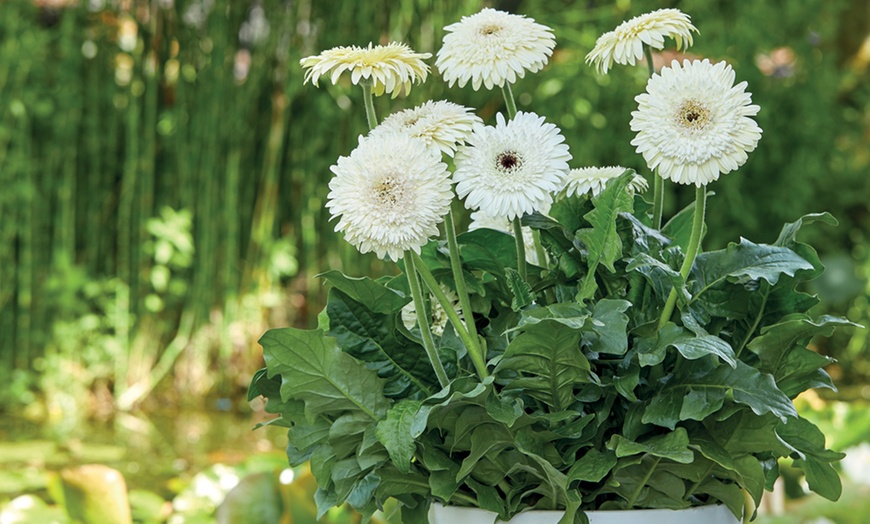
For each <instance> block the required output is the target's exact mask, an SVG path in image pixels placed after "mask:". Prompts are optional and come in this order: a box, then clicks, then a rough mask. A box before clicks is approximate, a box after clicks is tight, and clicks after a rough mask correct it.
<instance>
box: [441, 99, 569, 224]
mask: <svg viewBox="0 0 870 524" xmlns="http://www.w3.org/2000/svg"><path fill="white" fill-rule="evenodd" d="M496 120H497V123H496V126H495V127H492V126H482V125H479V126H476V128H475V130H474V133H472V135H471V136H470V137H468V140H467V145H465V146H463V147H460V148H459V150H458V151H457V152H456V172H455V173H454V174H453V180H454V181H455V182H456V193H457V194H458V195H459V198H464V199H465V207H466V208H468V209H480V210H482V211H483V212H485V213H486V214H488V215H490V216H493V217H503V218H507V219H509V220H513V219H514V218H516V217H520V216H523V215H524V214H526V213H532V212H535V211H541V212H545V211H546V210H547V209H549V206H550V204H551V203H552V202H553V195H552V193H553V192H555V191H559V190H560V189H562V187H563V185H564V181H565V176H566V175H567V174H568V161H569V160H571V153H569V152H568V146H567V145H566V144H565V143H564V142H565V138H564V137H563V136H562V135H561V133H560V131H559V128H558V127H556V126H555V125H553V124H550V123H546V122H544V117H541V116H538V115H536V114H535V113H524V112H522V111H520V112H519V113H517V115H516V117H514V119H513V120H510V121H508V122H505V119H504V117H503V116H502V115H501V113H499V114H497V115H496Z"/></svg>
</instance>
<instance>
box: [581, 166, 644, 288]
mask: <svg viewBox="0 0 870 524" xmlns="http://www.w3.org/2000/svg"><path fill="white" fill-rule="evenodd" d="M632 176H634V175H631V174H624V175H622V176H621V177H619V178H617V179H614V180H612V181H611V182H610V183H608V184H607V187H606V188H605V190H604V191H602V192H601V193H599V194H598V195H596V196H595V197H593V199H592V202H593V204H594V205H595V209H593V210H592V211H590V212H588V213H586V215H585V216H584V218H585V219H586V220H587V221H588V222H589V224H590V225H591V226H592V228H590V229H580V230H578V231H577V233H576V236H577V239H578V240H579V241H580V242H582V243H583V245H585V246H586V249H587V251H588V254H587V258H588V262H587V264H588V271H587V273H586V278H585V279H584V280H583V283H582V285H581V287H580V291H578V293H577V301H578V302H583V301H585V300H587V299H590V298H592V297H593V295H594V294H595V290H596V289H597V287H598V286H597V284H596V283H595V272H596V270H597V269H598V265H599V264H602V265H604V267H606V268H607V269H608V270H609V271H610V272H611V273H613V272H614V271H616V268H615V267H614V263H615V262H616V261H617V260H618V259H619V258H620V257H621V256H622V240H621V239H620V238H619V234H618V233H617V232H616V221H617V218H618V217H619V214H620V213H623V212H631V210H632V208H633V205H634V199H633V198H632V196H631V194H629V192H628V191H626V190H625V187H626V186H627V185H628V183H629V182H630V181H631V177H632Z"/></svg>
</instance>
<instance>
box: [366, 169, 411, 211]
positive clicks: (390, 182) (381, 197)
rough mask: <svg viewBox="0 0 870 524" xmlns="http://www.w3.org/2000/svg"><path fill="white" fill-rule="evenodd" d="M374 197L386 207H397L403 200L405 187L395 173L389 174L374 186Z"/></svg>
mask: <svg viewBox="0 0 870 524" xmlns="http://www.w3.org/2000/svg"><path fill="white" fill-rule="evenodd" d="M373 189H374V191H373V193H374V197H375V200H377V202H378V204H379V205H381V206H386V207H390V208H392V207H395V206H396V205H397V204H399V203H400V202H401V200H402V196H403V195H404V192H405V189H404V186H403V184H402V183H401V182H400V181H399V180H398V178H397V177H396V176H394V175H387V176H385V177H384V178H382V179H381V180H380V182H378V183H377V184H376V185H375V186H374V188H373Z"/></svg>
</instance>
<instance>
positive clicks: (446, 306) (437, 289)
mask: <svg viewBox="0 0 870 524" xmlns="http://www.w3.org/2000/svg"><path fill="white" fill-rule="evenodd" d="M409 253H410V255H409V256H410V257H413V258H414V262H415V265H416V270H417V273H419V274H420V277H421V278H422V279H423V282H424V283H425V284H426V287H428V288H429V291H431V292H432V295H434V296H435V300H437V301H438V303H439V304H440V305H441V309H443V310H444V313H445V314H446V315H447V318H448V320H450V323H451V324H453V329H454V330H455V331H456V334H457V335H458V336H459V339H460V340H462V343H463V344H465V347H466V348H467V349H468V356H470V357H471V362H472V363H473V364H474V369H476V370H477V374H478V376H480V378H482V379H483V378H486V377H488V376H489V372H488V371H487V370H486V359H485V358H484V355H483V351H482V350H481V349H480V344H479V343H478V342H477V337H476V336H475V337H474V338H472V336H471V335H470V334H469V332H468V329H466V327H465V324H463V322H462V320H461V319H460V318H459V315H458V314H457V313H456V310H455V309H453V304H451V303H450V301H449V300H447V297H446V296H444V292H443V291H441V286H439V285H438V281H437V280H435V277H434V276H432V272H431V271H429V268H428V267H426V264H425V263H424V262H423V259H422V258H420V255H418V254H417V253H414V252H411V251H409ZM406 263H407V262H406ZM461 305H462V304H461V302H460V306H461ZM469 311H470V308H469ZM468 324H469V325H471V324H472V321H471V319H469V322H468ZM472 329H473V328H472ZM475 333H476V331H475Z"/></svg>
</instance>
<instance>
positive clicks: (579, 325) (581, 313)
mask: <svg viewBox="0 0 870 524" xmlns="http://www.w3.org/2000/svg"><path fill="white" fill-rule="evenodd" d="M590 316H591V312H590V311H589V310H588V309H586V308H585V307H583V306H582V305H580V304H576V303H570V302H568V303H557V304H551V305H548V306H544V307H538V308H533V309H527V310H525V311H523V313H522V316H521V317H520V320H519V322H518V323H517V326H516V329H519V328H524V327H525V326H528V325H533V324H538V323H540V322H543V321H545V320H553V321H556V322H559V323H562V324H565V325H566V326H567V327H569V328H572V329H583V327H584V326H585V325H586V322H587V320H588V319H589V317H590Z"/></svg>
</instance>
